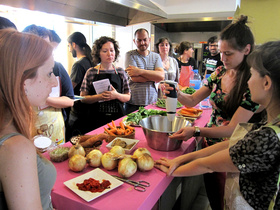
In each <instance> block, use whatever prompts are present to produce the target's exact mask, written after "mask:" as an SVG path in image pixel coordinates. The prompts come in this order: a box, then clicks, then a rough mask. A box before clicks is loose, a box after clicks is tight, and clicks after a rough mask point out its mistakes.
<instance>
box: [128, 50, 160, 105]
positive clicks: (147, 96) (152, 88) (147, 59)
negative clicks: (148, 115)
mask: <svg viewBox="0 0 280 210" xmlns="http://www.w3.org/2000/svg"><path fill="white" fill-rule="evenodd" d="M125 58H126V59H125V68H127V67H128V66H129V65H131V66H136V67H138V68H140V69H145V70H147V71H154V70H155V69H156V68H163V66H162V60H161V57H160V56H159V54H157V53H154V52H149V54H148V55H147V56H142V55H140V54H139V53H138V52H137V50H132V51H129V52H127V53H126V56H125ZM129 87H130V90H131V98H130V101H129V102H127V103H129V104H133V105H143V106H146V105H149V104H152V103H154V102H156V101H157V96H158V93H157V88H156V85H155V82H154V81H148V82H141V83H140V82H133V81H132V80H131V79H129Z"/></svg>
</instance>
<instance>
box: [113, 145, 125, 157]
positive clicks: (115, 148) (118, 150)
mask: <svg viewBox="0 0 280 210" xmlns="http://www.w3.org/2000/svg"><path fill="white" fill-rule="evenodd" d="M110 152H112V153H114V154H115V155H124V154H125V151H124V148H122V147H121V146H113V147H112V149H111V150H110Z"/></svg>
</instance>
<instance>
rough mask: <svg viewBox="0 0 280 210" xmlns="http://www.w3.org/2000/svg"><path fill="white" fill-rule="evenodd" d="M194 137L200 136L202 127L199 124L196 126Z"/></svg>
mask: <svg viewBox="0 0 280 210" xmlns="http://www.w3.org/2000/svg"><path fill="white" fill-rule="evenodd" d="M193 136H194V137H197V136H200V129H199V127H197V126H194V133H193Z"/></svg>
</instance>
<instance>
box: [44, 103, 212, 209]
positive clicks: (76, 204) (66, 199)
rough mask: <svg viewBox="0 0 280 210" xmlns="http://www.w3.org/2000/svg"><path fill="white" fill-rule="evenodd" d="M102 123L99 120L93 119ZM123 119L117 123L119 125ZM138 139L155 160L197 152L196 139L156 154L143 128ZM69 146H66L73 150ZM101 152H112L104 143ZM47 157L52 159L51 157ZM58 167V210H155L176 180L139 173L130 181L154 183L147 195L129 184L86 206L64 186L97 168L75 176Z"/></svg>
mask: <svg viewBox="0 0 280 210" xmlns="http://www.w3.org/2000/svg"><path fill="white" fill-rule="evenodd" d="M146 108H147V109H149V108H152V109H156V107H155V106H153V105H150V106H147V107H146ZM210 114H211V110H204V111H203V114H202V115H201V116H200V118H198V119H197V120H196V121H195V123H194V124H195V125H197V126H201V127H203V126H205V125H206V123H207V122H208V120H209V116H210ZM93 120H98V119H93ZM121 120H122V118H121V119H118V120H116V123H117V124H118V123H119V121H121ZM135 129H136V134H135V139H138V140H140V141H139V143H138V145H137V148H138V147H146V148H148V150H149V151H150V152H151V154H152V157H153V158H154V159H155V160H156V159H159V158H160V157H167V158H174V157H177V156H179V155H182V154H184V153H187V152H190V151H193V149H194V148H195V140H194V138H191V139H189V140H188V141H186V142H183V144H182V146H181V148H179V149H178V150H176V151H171V152H161V151H156V150H153V149H151V148H149V147H148V145H147V142H146V139H145V136H144V133H143V131H142V128H140V127H136V128H135ZM102 132H104V128H103V127H100V128H98V129H96V130H94V131H91V132H90V133H89V134H99V133H102ZM70 145H71V144H70V143H69V142H68V143H66V144H65V146H70ZM100 150H101V151H102V152H103V153H105V152H108V149H107V148H106V143H103V145H102V146H101V148H100ZM46 157H47V158H49V156H48V154H46ZM54 166H55V167H56V170H57V179H56V182H55V185H54V188H53V190H52V193H51V196H52V201H53V206H54V207H55V208H56V209H58V210H64V209H65V210H72V209H73V210H76V209H83V210H86V209H111V210H113V209H118V210H119V209H123V210H125V209H143V210H146V209H151V208H152V207H153V206H154V205H155V203H156V202H157V200H158V199H159V198H160V196H161V195H162V194H163V192H164V191H165V189H166V188H167V186H168V185H169V184H170V182H171V181H172V179H173V178H172V177H167V176H166V175H165V173H163V172H161V171H159V170H157V169H155V168H154V169H152V170H151V171H149V172H140V171H137V172H136V174H134V175H133V176H132V177H131V178H130V179H133V180H136V181H137V180H145V181H147V182H149V183H150V187H147V188H146V192H138V191H136V190H134V189H133V187H132V186H131V185H129V184H126V183H124V184H123V185H121V186H120V187H118V188H116V189H114V190H112V191H110V192H108V193H107V194H105V195H102V196H100V197H99V198H97V199H95V200H93V201H91V202H86V201H85V200H83V199H82V198H81V197H79V196H78V195H76V194H75V193H74V192H72V191H71V190H70V189H68V188H67V187H66V186H65V185H64V184H63V183H64V182H65V181H67V180H70V179H72V178H75V177H77V176H80V175H82V174H84V173H86V172H89V171H91V170H93V169H94V168H92V167H90V166H88V167H87V168H86V169H85V170H84V171H83V172H81V173H75V172H72V171H70V170H69V168H68V161H64V162H61V163H54ZM100 168H101V169H102V170H103V171H105V172H106V173H108V174H112V175H118V173H117V169H115V170H113V171H107V170H106V169H104V168H103V167H100Z"/></svg>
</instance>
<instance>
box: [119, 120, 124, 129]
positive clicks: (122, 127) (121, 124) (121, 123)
mask: <svg viewBox="0 0 280 210" xmlns="http://www.w3.org/2000/svg"><path fill="white" fill-rule="evenodd" d="M120 126H121V129H123V130H125V127H124V124H123V122H122V121H121V122H120Z"/></svg>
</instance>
